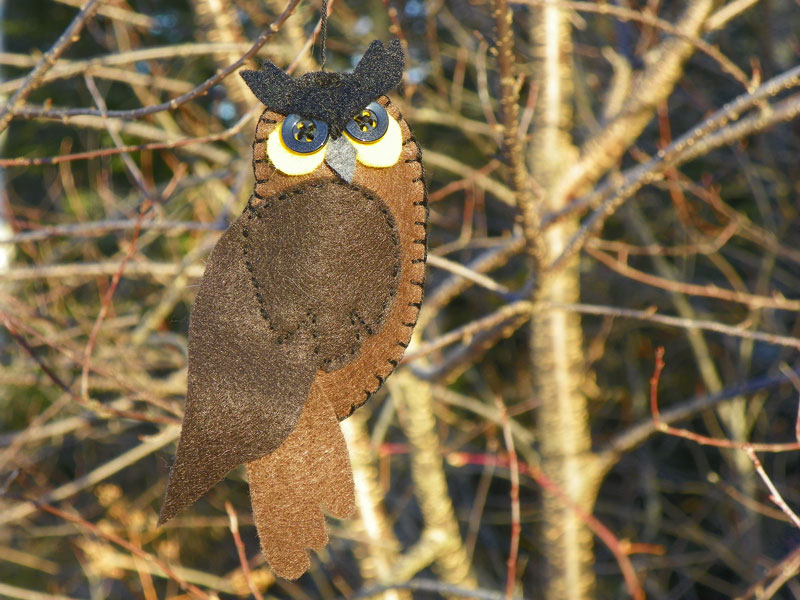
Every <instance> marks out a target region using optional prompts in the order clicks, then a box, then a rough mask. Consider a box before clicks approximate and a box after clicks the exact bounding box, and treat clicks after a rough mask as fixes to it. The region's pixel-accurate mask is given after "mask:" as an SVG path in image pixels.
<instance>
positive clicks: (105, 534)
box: [32, 500, 212, 600]
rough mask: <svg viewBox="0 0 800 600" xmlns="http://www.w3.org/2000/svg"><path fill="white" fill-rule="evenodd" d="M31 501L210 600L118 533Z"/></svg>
mask: <svg viewBox="0 0 800 600" xmlns="http://www.w3.org/2000/svg"><path fill="white" fill-rule="evenodd" d="M32 502H33V503H34V504H35V505H36V506H37V507H38V508H41V509H42V510H44V511H46V512H49V513H50V514H52V515H55V516H57V517H59V518H61V519H64V520H65V521H68V522H70V523H75V524H76V525H78V526H79V527H81V528H83V529H86V530H88V531H91V532H92V533H93V534H94V535H96V536H98V537H101V538H104V539H106V540H108V541H110V542H113V543H114V544H117V545H118V546H121V547H122V548H125V550H127V551H128V552H130V553H131V554H134V555H136V556H138V557H139V558H141V559H142V560H144V561H147V562H150V563H153V564H155V565H156V566H157V567H158V568H159V569H161V570H162V571H164V573H166V575H167V577H169V578H170V579H172V580H173V581H174V582H175V583H177V584H178V586H180V588H181V589H183V590H186V591H187V592H189V593H190V594H192V595H193V596H195V597H197V598H202V599H203V600H212V598H211V596H209V595H208V594H207V593H205V592H204V591H203V590H201V589H200V588H199V587H197V586H196V585H194V584H192V583H189V582H188V581H186V580H185V579H183V577H181V576H180V575H178V574H177V573H176V572H175V570H174V569H172V567H170V566H169V564H167V563H165V562H164V561H162V560H160V559H159V558H156V557H155V556H154V555H153V554H150V553H149V552H145V551H144V550H142V549H141V548H138V547H137V546H134V545H133V544H131V543H130V542H129V541H127V540H125V539H123V538H121V537H119V536H118V535H116V534H114V533H111V532H110V531H107V530H106V529H105V528H101V527H98V526H97V525H95V524H94V523H90V522H89V521H87V520H86V519H84V518H83V517H81V516H79V515H74V514H72V513H68V512H66V511H63V510H61V509H59V508H56V507H55V506H51V505H50V504H47V503H46V502H40V501H38V500H32Z"/></svg>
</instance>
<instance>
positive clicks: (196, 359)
mask: <svg viewBox="0 0 800 600" xmlns="http://www.w3.org/2000/svg"><path fill="white" fill-rule="evenodd" d="M387 52H388V54H387ZM398 52H400V54H398ZM382 60H383V61H384V62H386V61H388V62H387V63H386V64H387V67H386V69H384V70H383V72H382V73H381V72H377V71H376V70H375V69H378V66H376V65H380V63H381V61H382ZM398 60H400V61H401V62H400V63H399V64H400V66H402V53H401V51H400V50H399V45H397V44H392V45H391V46H390V47H389V48H388V49H387V48H383V46H377V45H375V44H373V46H371V47H370V50H368V52H367V54H366V55H365V60H363V61H362V62H361V63H359V67H357V69H356V73H355V74H354V75H352V77H355V78H356V79H358V80H359V81H360V82H361V83H362V84H363V85H362V88H363V89H361V91H360V92H359V93H361V92H363V91H364V89H367V88H370V87H371V88H374V89H373V92H374V90H375V89H378V88H380V89H381V92H380V93H383V92H384V91H388V89H390V88H391V86H393V85H396V83H397V82H399V79H398V76H397V73H396V72H397V71H398V68H397V61H398ZM390 63H392V64H390ZM277 71H280V70H279V69H277V68H275V69H273V70H270V69H269V68H267V69H266V71H265V73H267V74H266V75H265V76H264V77H266V79H264V77H261V76H259V77H255V76H253V75H246V76H245V78H246V80H248V79H247V78H248V77H249V78H250V79H249V80H248V83H250V84H251V87H253V88H254V91H256V92H257V94H258V95H259V98H261V97H264V98H267V99H269V98H270V97H271V96H272V95H277V96H278V97H280V98H283V100H281V101H282V102H284V104H285V106H283V110H284V111H285V110H287V109H288V108H287V107H289V104H291V103H292V102H294V101H295V99H293V98H294V96H292V94H294V91H292V90H295V91H296V90H297V89H298V88H297V86H296V81H295V80H291V78H289V77H288V76H285V74H284V75H280V74H279V73H278V72H277ZM309 75H313V77H307V76H304V77H306V79H305V80H303V81H304V82H305V83H304V84H303V85H305V84H306V83H308V84H309V85H311V82H316V84H320V85H323V87H325V85H327V83H326V82H327V81H328V79H330V82H328V83H330V85H331V86H333V87H335V86H336V85H338V84H337V83H336V81H339V82H341V81H343V79H341V78H339V79H337V78H336V77H334V78H330V77H328V75H335V74H309ZM326 77H327V79H326ZM301 79H302V78H301ZM252 82H255V83H252ZM259 82H260V83H259ZM364 82H366V83H364ZM393 82H394V83H393ZM334 84H335V85H334ZM390 84H391V85H390ZM359 85H361V84H359ZM254 86H255V87H254ZM387 86H389V87H387ZM384 88H385V89H384ZM340 91H341V90H340ZM330 92H331V90H330V89H329V90H328V91H327V92H325V93H323V94H322V96H325V95H326V94H328V95H330ZM337 93H338V92H337ZM368 95H369V94H367V95H365V98H366V99H365V100H364V104H363V105H364V106H366V104H368V103H369V102H371V101H373V100H375V99H376V98H375V97H374V96H372V97H368V98H367V97H366V96H368ZM284 96H285V97H284ZM322 96H320V97H322ZM308 97H309V98H312V99H313V98H315V97H316V96H314V94H310V95H308ZM359 98H360V97H359ZM378 101H379V102H380V103H381V104H383V105H384V106H385V107H386V109H387V112H388V113H389V114H390V115H391V116H392V117H393V118H395V119H396V120H397V122H398V123H399V125H400V129H401V132H402V140H403V147H402V153H401V156H400V158H399V160H398V161H397V163H396V164H395V165H394V166H392V167H388V168H373V167H366V166H364V165H362V164H361V163H356V167H355V171H354V173H353V177H352V180H351V182H350V183H348V182H346V181H344V180H343V179H342V178H341V177H340V176H339V175H337V174H336V173H335V172H334V171H333V170H332V169H331V167H330V166H329V165H327V164H326V163H325V162H322V163H321V164H320V165H319V167H317V169H316V170H315V171H313V172H312V173H308V174H306V175H299V176H291V175H285V174H284V173H281V172H280V171H277V170H276V169H275V167H274V166H273V164H272V162H271V161H270V159H269V156H267V150H266V148H267V144H266V141H267V137H268V136H269V134H270V133H271V132H272V131H273V130H274V128H275V127H279V126H280V123H281V122H282V120H283V118H284V116H285V114H286V113H285V112H283V113H282V112H281V109H280V107H276V106H268V108H267V110H265V111H264V112H263V113H262V115H261V117H260V119H259V122H258V125H257V127H256V136H255V140H254V142H253V172H254V174H255V179H256V181H255V186H254V188H253V196H252V198H251V199H250V202H249V204H248V206H247V208H246V209H245V211H244V212H243V214H242V216H240V217H239V218H238V219H237V220H236V221H235V222H234V223H233V224H232V225H231V226H230V228H229V229H228V230H227V231H226V232H225V233H224V234H223V236H222V237H221V238H220V240H219V242H218V243H217V246H216V247H215V248H214V250H213V252H212V253H211V256H210V257H209V261H208V265H207V267H206V273H205V275H204V277H203V280H202V282H201V285H200V289H199V290H198V293H197V297H196V299H195V304H194V307H193V309H192V318H191V322H190V327H189V386H188V391H187V399H186V413H185V417H184V424H183V430H182V432H181V439H180V442H179V444H178V452H177V457H176V460H175V463H174V465H173V468H172V472H171V473H170V478H169V482H168V484H167V492H166V497H165V500H164V505H163V507H162V510H161V515H160V522H161V523H163V522H164V521H166V520H168V519H170V518H172V517H173V516H174V515H175V514H176V513H178V512H179V511H180V510H182V509H184V508H186V507H187V506H189V505H190V504H192V503H193V502H194V501H195V500H197V499H198V498H199V497H200V496H201V495H202V494H204V493H205V492H206V491H208V490H209V489H210V488H211V487H212V486H213V485H214V484H215V483H216V482H217V481H219V480H220V479H221V478H222V477H224V476H225V474H226V473H228V471H230V470H231V469H232V468H234V467H236V466H238V465H240V464H242V463H246V464H247V471H248V478H249V482H250V486H251V499H252V504H253V510H254V514H255V519H256V524H257V527H258V533H259V537H260V539H261V543H262V548H263V550H264V554H265V556H266V557H267V559H268V560H269V562H270V564H271V566H272V567H273V569H274V570H275V572H276V573H278V574H279V575H281V576H283V577H287V578H296V577H299V576H300V575H302V573H303V572H305V570H306V569H307V568H308V566H309V559H308V555H307V552H306V549H307V548H311V549H317V550H318V549H321V548H322V547H323V546H324V545H325V544H326V543H327V534H326V532H325V522H324V518H323V516H322V513H321V512H320V505H324V506H325V507H326V508H327V510H328V511H329V512H331V513H332V514H334V515H335V516H339V517H346V516H348V515H349V514H351V513H352V511H353V507H354V500H353V482H352V474H351V472H350V465H349V461H348V459H347V452H346V447H345V445H344V440H343V439H342V435H341V431H340V429H339V426H338V422H337V420H341V419H344V418H346V417H347V416H349V415H350V414H351V413H352V412H353V410H355V409H356V408H358V407H359V406H361V405H362V404H363V403H364V402H365V401H366V400H367V399H368V398H369V397H370V396H371V395H372V394H373V393H374V392H375V391H377V389H378V388H379V387H380V386H381V385H382V384H383V382H384V380H385V379H386V378H387V377H388V376H389V375H390V374H391V373H392V371H393V370H394V369H395V367H396V366H397V365H398V363H399V361H400V359H401V358H402V356H403V352H404V351H405V348H406V347H407V346H408V343H409V341H410V339H411V333H412V331H413V328H414V325H415V324H416V321H417V317H418V314H419V309H420V305H421V302H422V286H423V281H424V275H425V259H426V241H427V235H426V231H427V229H426V228H427V197H426V191H425V183H424V174H423V169H422V161H421V151H420V148H419V146H418V145H417V142H416V140H415V139H414V136H413V134H412V133H411V130H410V128H409V126H408V123H406V121H405V119H403V117H402V115H400V112H399V110H398V109H397V107H395V106H394V105H393V104H392V103H391V102H390V101H389V99H388V98H386V97H384V96H381V97H380V98H378ZM360 102H361V99H359V103H360ZM287 103H288V104H287ZM303 103H305V104H308V102H307V101H306V100H303ZM276 108H277V111H276ZM323 108H324V107H323ZM360 108H363V106H359V107H358V109H360ZM324 110H333V108H331V107H327V108H324ZM347 111H349V112H348V114H350V112H353V113H355V112H356V111H351V107H348V108H347ZM334 112H335V111H334ZM341 116H342V115H338V116H336V117H335V118H337V119H338V118H339V117H341ZM348 118H349V117H348Z"/></svg>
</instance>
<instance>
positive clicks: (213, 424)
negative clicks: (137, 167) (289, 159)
mask: <svg viewBox="0 0 800 600" xmlns="http://www.w3.org/2000/svg"><path fill="white" fill-rule="evenodd" d="M242 219H243V217H240V218H239V219H238V220H237V221H236V222H235V223H234V224H233V225H231V227H230V228H229V229H228V230H227V231H226V232H225V233H224V234H223V235H222V237H221V238H220V240H219V241H218V242H217V245H216V246H215V247H214V250H213V251H212V253H211V256H210V257H209V261H208V264H207V266H206V270H205V274H204V275H203V279H202V282H201V283H200V289H199V290H198V292H197V296H196V298H195V301H194V305H193V307H192V315H191V321H190V325H189V376H188V390H187V394H186V409H185V414H184V420H183V429H182V430H181V438H180V441H179V444H178V451H177V456H176V459H175V462H174V464H173V467H172V470H171V472H170V476H169V481H168V483H167V491H166V496H165V499H164V504H163V507H162V509H161V515H160V517H159V523H164V522H166V521H167V520H169V519H171V518H172V517H173V516H175V514H177V513H178V512H180V511H181V510H183V509H184V508H186V507H188V506H190V505H191V504H193V503H194V502H195V501H196V500H197V499H198V498H200V496H202V495H203V494H205V493H206V492H207V491H208V490H209V489H211V487H213V486H214V484H216V483H217V482H218V481H220V480H221V479H222V478H223V477H225V475H226V474H227V473H228V472H229V471H230V470H231V469H233V468H235V467H237V466H239V465H241V464H242V463H245V462H249V461H252V460H255V459H257V458H259V457H261V456H264V455H265V454H268V453H270V452H272V451H273V450H275V449H276V448H278V447H279V446H280V445H281V443H283V441H284V440H285V439H286V437H287V436H288V435H289V434H290V433H291V431H292V430H293V429H294V427H295V425H296V423H297V420H298V418H299V417H300V414H301V412H302V410H303V404H304V403H305V400H306V397H307V396H308V392H309V389H310V387H311V383H312V382H313V380H314V374H315V373H316V371H317V365H316V364H314V362H313V361H310V360H308V356H307V355H308V354H309V353H310V349H309V348H308V344H305V345H304V344H302V343H300V344H294V345H289V344H282V343H278V342H279V341H280V340H279V336H278V334H277V333H276V332H275V331H274V330H270V328H269V324H268V323H267V322H266V321H265V319H264V317H263V316H262V313H261V311H262V308H261V306H260V304H259V301H258V297H257V296H256V293H255V290H254V288H253V282H252V275H251V273H250V272H249V271H248V268H247V262H246V259H245V257H244V256H243V246H242V229H243V222H242Z"/></svg>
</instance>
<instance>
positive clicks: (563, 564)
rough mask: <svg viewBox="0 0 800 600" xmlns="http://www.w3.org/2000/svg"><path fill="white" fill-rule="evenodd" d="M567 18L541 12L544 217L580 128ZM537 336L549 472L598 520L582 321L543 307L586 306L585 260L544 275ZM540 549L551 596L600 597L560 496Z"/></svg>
mask: <svg viewBox="0 0 800 600" xmlns="http://www.w3.org/2000/svg"><path fill="white" fill-rule="evenodd" d="M570 33H571V32H570V25H569V22H568V19H567V15H566V13H565V12H564V11H562V10H560V9H558V8H556V7H555V6H549V5H547V6H545V7H543V8H541V9H538V10H535V11H534V12H533V25H532V31H531V39H532V42H533V45H534V51H535V53H536V54H535V59H534V65H535V69H536V73H535V74H534V80H535V81H536V82H537V83H538V84H539V86H540V87H539V94H538V103H537V111H536V114H535V127H534V131H535V137H534V139H533V141H532V142H531V144H530V146H529V148H530V157H529V158H530V166H531V173H532V174H533V176H534V178H535V179H536V182H537V183H538V184H539V186H540V187H541V189H542V190H543V192H544V206H543V209H544V210H546V211H554V210H558V209H560V208H562V206H560V205H559V204H560V203H561V202H562V200H561V199H560V198H561V195H560V194H559V192H558V190H559V187H560V182H561V181H562V179H563V176H564V173H565V172H566V170H567V168H568V167H569V166H570V165H571V164H573V163H574V162H575V161H576V160H577V149H576V148H575V146H574V145H573V144H572V141H571V139H570V135H569V131H570V128H571V126H572V107H571V102H572V68H571V66H572V62H571V61H572V58H571V54H572V43H571V38H570ZM577 226H578V221H577V219H574V218H569V219H565V220H562V221H560V222H558V223H557V224H555V225H552V226H550V227H548V228H547V230H546V231H545V232H544V234H543V237H544V246H545V251H546V253H547V255H548V256H549V257H551V258H552V257H555V256H558V255H559V253H560V252H561V250H562V249H563V248H564V246H565V245H566V242H567V241H568V240H569V238H570V236H571V235H572V234H573V233H574V232H575V230H576V228H577ZM534 300H535V301H536V304H537V308H536V309H535V310H534V312H533V315H532V319H531V328H530V336H531V338H530V348H531V369H532V373H533V383H534V391H535V393H536V395H537V397H538V399H539V400H540V402H541V407H540V408H539V412H538V439H539V444H540V451H541V461H542V462H541V466H542V470H543V471H544V473H545V474H546V475H547V476H548V477H549V478H550V479H551V480H553V481H554V482H555V483H556V484H558V486H559V487H560V488H561V489H562V490H563V491H564V492H565V493H566V494H567V495H568V496H569V497H570V498H571V499H572V500H573V501H575V502H576V503H577V504H578V505H579V506H580V507H581V508H583V509H585V510H586V511H587V512H591V511H592V508H593V505H594V501H595V497H596V493H597V488H598V486H599V473H598V472H597V469H595V468H594V466H593V465H594V460H593V457H592V455H591V433H590V428H589V415H588V411H587V406H586V397H585V396H584V394H583V393H582V391H581V383H582V381H583V370H584V357H583V335H582V331H581V323H580V318H579V316H578V315H577V314H576V313H574V312H567V311H563V310H554V309H552V308H543V307H542V306H541V305H540V303H543V302H558V303H573V302H579V300H580V279H579V270H578V259H577V257H576V258H574V259H572V260H571V261H569V262H568V263H567V264H565V265H563V267H562V268H561V269H559V270H558V271H556V272H552V273H547V272H546V271H544V272H542V273H539V282H538V287H537V290H536V292H535V296H534ZM542 517H543V520H544V524H543V527H542V536H541V551H542V554H543V556H544V561H543V566H544V578H545V582H546V584H545V585H546V591H545V593H544V594H543V597H545V598H560V599H575V600H577V599H579V598H588V597H591V596H592V594H593V590H594V585H595V579H594V569H593V566H594V555H593V547H592V543H593V539H592V534H591V532H590V531H589V530H588V529H587V528H586V527H585V525H584V524H583V522H582V521H581V520H580V519H579V518H578V516H577V515H576V514H575V512H574V511H573V510H571V509H570V507H568V506H565V505H564V502H563V501H562V500H560V499H558V498H556V497H554V496H552V495H549V494H545V495H544V498H543V515H542Z"/></svg>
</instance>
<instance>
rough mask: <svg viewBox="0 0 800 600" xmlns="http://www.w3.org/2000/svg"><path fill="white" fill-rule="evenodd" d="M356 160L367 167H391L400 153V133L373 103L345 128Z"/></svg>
mask: <svg viewBox="0 0 800 600" xmlns="http://www.w3.org/2000/svg"><path fill="white" fill-rule="evenodd" d="M344 133H345V135H346V136H347V139H349V140H350V143H351V144H353V146H354V147H355V149H356V159H358V162H360V163H361V164H362V165H364V166H367V167H378V168H385V167H391V166H392V165H394V164H395V163H396V162H397V159H399V158H400V153H401V152H402V151H403V132H402V131H401V130H400V125H399V124H398V123H397V121H395V119H394V117H392V115H390V114H389V113H387V112H386V109H385V108H384V107H383V106H381V105H380V104H378V103H377V102H373V103H371V104H370V105H369V106H367V107H366V108H365V109H364V110H362V111H360V112H359V113H358V114H357V115H356V116H354V117H353V118H352V119H350V121H349V122H348V123H347V125H346V126H345V130H344Z"/></svg>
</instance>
